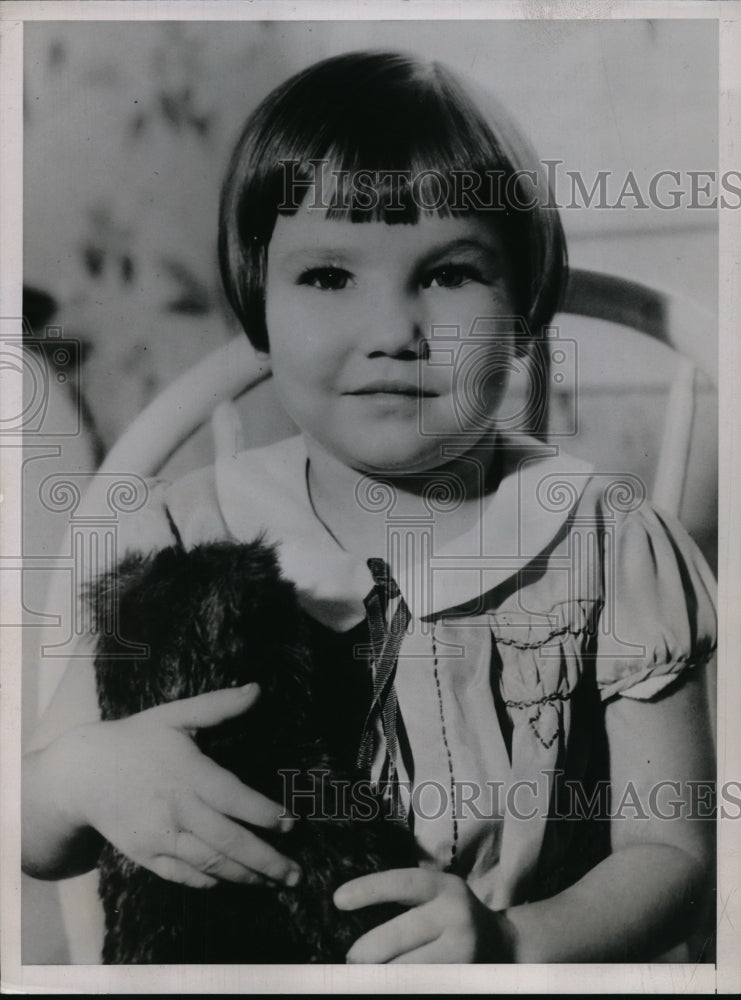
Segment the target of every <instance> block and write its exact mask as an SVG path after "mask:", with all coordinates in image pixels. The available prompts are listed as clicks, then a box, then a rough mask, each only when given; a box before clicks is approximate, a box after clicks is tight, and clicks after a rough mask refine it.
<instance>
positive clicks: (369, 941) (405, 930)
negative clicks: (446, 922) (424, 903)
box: [347, 907, 441, 965]
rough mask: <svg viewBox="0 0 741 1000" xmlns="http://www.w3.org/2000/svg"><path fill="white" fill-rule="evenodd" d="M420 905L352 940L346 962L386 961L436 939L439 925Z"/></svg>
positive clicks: (439, 930)
mask: <svg viewBox="0 0 741 1000" xmlns="http://www.w3.org/2000/svg"><path fill="white" fill-rule="evenodd" d="M431 917H432V915H431V914H430V913H429V911H426V910H425V908H424V907H422V908H415V909H414V910H411V911H409V912H407V913H402V914H401V915H400V916H398V917H394V919H393V920H389V921H388V922H387V923H385V924H380V925H379V926H378V927H374V929H373V930H372V931H368V933H367V934H364V935H363V936H362V937H361V938H358V940H357V941H356V942H355V944H354V945H353V946H352V948H351V949H350V951H349V952H348V953H347V961H348V962H349V963H350V964H353V965H358V964H370V963H379V962H390V961H392V959H394V958H397V957H398V956H403V955H406V954H407V953H410V952H413V951H415V950H417V949H419V948H422V947H424V946H426V945H428V944H429V943H430V942H431V941H435V940H437V938H438V937H439V936H440V933H441V929H440V928H439V927H438V926H437V924H435V923H434V922H433V920H432V919H431Z"/></svg>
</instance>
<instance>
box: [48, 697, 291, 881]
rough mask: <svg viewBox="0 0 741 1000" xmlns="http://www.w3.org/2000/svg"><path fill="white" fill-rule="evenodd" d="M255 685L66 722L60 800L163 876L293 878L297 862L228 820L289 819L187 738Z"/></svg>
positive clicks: (275, 826) (236, 709)
mask: <svg viewBox="0 0 741 1000" xmlns="http://www.w3.org/2000/svg"><path fill="white" fill-rule="evenodd" d="M258 694H259V689H258V686H257V685H256V684H250V685H247V686H246V687H244V688H230V689H226V690H222V691H214V692H210V693H208V694H203V695H199V696H198V697H195V698H188V699H184V700H182V701H175V702H170V703H168V704H166V705H160V706H158V707H157V708H152V709H148V710H147V711H144V712H140V713H138V714H137V715H132V716H130V717H129V718H127V719H121V720H117V721H112V722H97V723H92V724H90V725H84V726H80V727H78V728H77V729H73V730H70V732H68V733H67V734H65V735H64V736H62V737H61V738H60V739H59V741H58V745H57V747H55V751H57V750H58V751H59V753H60V754H61V755H62V760H61V764H60V766H61V767H62V768H63V773H64V774H65V775H66V776H69V780H68V781H65V793H67V792H70V790H71V799H70V801H69V802H68V806H67V807H68V808H69V809H70V810H72V811H73V812H74V814H75V817H76V818H78V819H82V820H84V822H86V823H87V824H88V825H89V826H91V827H93V828H94V829H96V830H97V831H98V832H99V833H100V834H101V835H102V836H103V837H105V838H106V839H107V840H109V841H110V842H111V843H112V844H114V845H115V846H116V847H117V848H118V849H119V850H120V851H122V853H123V854H125V855H126V856H127V857H129V858H131V859H132V860H133V861H135V862H136V863H137V864H139V865H142V866H143V867H144V868H148V869H149V870H150V871H153V872H154V873H155V874H157V875H159V876H160V877H161V878H165V879H169V880H171V881H173V882H182V883H184V884H185V885H189V886H192V887H195V888H208V887H210V886H213V885H215V884H216V883H217V881H218V880H219V879H224V880H226V881H229V882H242V883H250V884H254V883H260V882H264V881H266V880H267V879H272V880H275V881H278V882H287V883H288V884H294V882H295V881H298V878H299V877H300V871H299V869H298V867H297V865H296V864H295V863H294V862H292V861H290V860H288V859H287V858H285V857H283V856H282V855H281V854H279V853H278V852H277V851H276V850H275V849H274V848H273V847H271V846H270V845H269V844H267V843H265V842H264V841H263V840H261V839H260V838H259V837H257V836H256V835H255V834H254V833H252V832H250V831H249V830H246V829H245V828H244V827H243V826H241V825H240V824H239V823H237V822H235V820H242V821H243V822H246V823H250V824H252V825H254V826H258V827H263V828H265V829H267V830H281V831H285V830H287V829H290V827H291V826H292V820H291V819H290V818H289V817H286V816H285V815H284V810H283V808H282V806H280V805H278V804H277V803H275V802H271V801H270V800H269V799H267V798H265V796H263V795H261V794H259V793H258V792H255V791H253V790H252V789H250V788H248V787H247V786H246V785H243V784H242V783H241V782H240V781H239V780H238V779H237V778H236V777H235V776H234V775H233V774H231V773H230V772H229V771H226V770H224V769H223V768H221V767H219V766H218V765H216V764H215V763H214V762H213V761H212V760H210V759H209V758H208V757H206V756H205V755H204V754H202V753H201V752H200V751H199V749H198V748H197V746H196V744H195V743H194V741H193V739H192V737H191V734H192V732H193V731H194V730H197V729H201V728H204V727H206V726H213V725H216V724H217V723H219V722H223V721H225V720H226V719H230V718H233V717H235V716H237V715H241V713H242V712H244V711H246V710H247V709H248V708H250V707H251V706H252V705H253V704H254V702H255V700H256V698H257V696H258ZM75 774H76V775H78V780H77V781H74V780H73V775H75Z"/></svg>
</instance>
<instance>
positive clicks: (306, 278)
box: [298, 267, 352, 292]
mask: <svg viewBox="0 0 741 1000" xmlns="http://www.w3.org/2000/svg"><path fill="white" fill-rule="evenodd" d="M351 278H352V275H351V274H350V272H349V271H345V270H344V268H341V267H312V268H310V269H309V270H308V271H304V272H303V274H301V275H300V277H299V279H298V283H299V284H300V285H309V286H310V287H311V288H319V289H321V290H322V291H325V292H339V291H341V290H342V289H343V288H346V287H347V283H348V282H349V281H350V279H351Z"/></svg>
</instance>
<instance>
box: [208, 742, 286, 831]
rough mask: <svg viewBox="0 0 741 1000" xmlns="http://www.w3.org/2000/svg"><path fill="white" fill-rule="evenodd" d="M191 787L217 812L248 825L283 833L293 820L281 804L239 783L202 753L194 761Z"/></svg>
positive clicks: (234, 776) (232, 775)
mask: <svg viewBox="0 0 741 1000" xmlns="http://www.w3.org/2000/svg"><path fill="white" fill-rule="evenodd" d="M193 788H194V790H195V791H196V793H197V794H198V796H199V797H200V798H201V799H202V800H203V801H204V802H205V803H207V804H208V805H209V806H211V807H212V808H213V809H215V810H216V811H217V812H218V813H222V814H223V815H224V816H231V817H232V819H239V820H242V822H243V823H249V824H250V825H251V826H260V827H262V828H263V829H265V830H276V831H279V832H281V833H286V832H287V831H288V830H290V829H291V828H292V826H293V824H294V820H293V818H292V817H291V816H289V815H288V814H287V813H286V810H285V807H284V806H282V805H279V803H277V802H273V801H272V800H271V799H269V798H267V796H265V795H263V794H262V793H261V792H257V791H255V789H254V788H250V787H249V786H248V785H245V784H243V783H242V782H241V781H240V780H239V778H237V777H236V775H234V774H232V773H231V771H227V770H225V769H224V768H223V767H219V765H218V764H215V763H214V762H213V761H212V760H211V759H210V758H209V757H206V756H204V755H202V756H201V757H199V758H198V760H197V762H196V770H195V772H194V774H193Z"/></svg>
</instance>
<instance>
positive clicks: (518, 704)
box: [504, 691, 571, 708]
mask: <svg viewBox="0 0 741 1000" xmlns="http://www.w3.org/2000/svg"><path fill="white" fill-rule="evenodd" d="M570 697H571V692H570V691H566V692H564V693H561V692H560V691H556V692H555V693H554V694H546V695H543V697H542V698H534V699H533V700H532V701H516V700H514V699H509V700H505V702H504V704H505V705H506V706H507V708H533V707H534V706H535V705H548V704H551V703H552V702H554V701H568V700H569V698H570Z"/></svg>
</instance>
